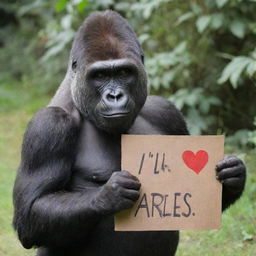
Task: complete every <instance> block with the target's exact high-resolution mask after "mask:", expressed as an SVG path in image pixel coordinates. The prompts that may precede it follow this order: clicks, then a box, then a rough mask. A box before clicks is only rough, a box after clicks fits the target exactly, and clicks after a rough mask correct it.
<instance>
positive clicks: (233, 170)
mask: <svg viewBox="0 0 256 256" xmlns="http://www.w3.org/2000/svg"><path fill="white" fill-rule="evenodd" d="M242 174H243V167H242V166H240V165H238V166H233V167H230V168H225V169H222V170H221V171H220V172H218V173H217V179H218V180H220V181H223V180H224V179H227V178H232V177H238V176H240V175H242Z"/></svg>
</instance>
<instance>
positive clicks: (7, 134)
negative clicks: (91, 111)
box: [0, 85, 256, 256]
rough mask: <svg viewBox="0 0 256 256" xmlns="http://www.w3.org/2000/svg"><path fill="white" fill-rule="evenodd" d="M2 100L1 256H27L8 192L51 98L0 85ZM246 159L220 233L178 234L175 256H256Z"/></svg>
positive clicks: (255, 194) (251, 164)
mask: <svg viewBox="0 0 256 256" xmlns="http://www.w3.org/2000/svg"><path fill="white" fill-rule="evenodd" d="M28 92H29V93H28ZM0 95H2V96H1V98H0V256H17V255H19V256H31V255H34V251H33V250H29V251H28V250H25V249H23V248H22V246H21V245H20V243H19V241H18V239H17V238H16V234H15V233H14V231H13V228H12V225H11V221H12V214H13V209H12V187H13V182H14V179H15V175H16V169H17V166H18V163H19V158H20V145H21V141H22V136H23V133H24V130H25V127H26V124H27V122H28V120H29V119H30V118H31V116H32V114H33V113H34V112H35V111H36V110H37V109H38V108H40V107H42V106H44V105H46V104H47V102H48V101H49V97H47V96H42V94H40V93H38V91H37V90H34V89H33V88H24V87H18V86H17V85H13V86H12V85H8V86H7V85H1V87H0ZM245 160H246V163H247V167H248V181H247V186H246V190H245V193H244V195H243V196H242V198H241V199H240V200H239V201H238V202H237V203H236V204H235V205H234V206H232V207H231V208H230V209H228V210H227V211H226V212H225V213H224V214H223V218H222V228H221V230H212V231H189V232H188V231H183V232H181V242H180V244H179V249H178V252H177V256H198V255H203V256H215V255H221V256H254V255H256V171H255V170H256V169H255V166H256V152H255V151H251V152H248V153H247V154H246V158H245Z"/></svg>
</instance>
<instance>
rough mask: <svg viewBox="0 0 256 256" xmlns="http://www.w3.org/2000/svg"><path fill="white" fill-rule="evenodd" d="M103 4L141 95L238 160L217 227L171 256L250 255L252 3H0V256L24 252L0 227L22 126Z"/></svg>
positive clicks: (254, 78) (254, 75) (4, 223)
mask: <svg viewBox="0 0 256 256" xmlns="http://www.w3.org/2000/svg"><path fill="white" fill-rule="evenodd" d="M105 9H114V10H116V11H118V12H119V13H121V14H122V15H123V16H124V17H125V18H127V19H128V20H129V23H130V24H131V25H132V26H133V27H134V29H135V31H136V33H137V35H138V37H139V40H140V42H141V43H142V46H143V48H144V51H145V65H146V69H147V71H148V75H149V80H150V90H151V94H157V95H162V96H164V97H166V98H168V99H169V100H171V101H172V102H173V103H174V104H175V105H176V106H177V107H178V108H179V109H180V110H181V111H182V113H183V114H184V116H185V118H186V120H187V122H188V125H189V130H190V132H191V134H193V135H199V134H225V135H226V136H227V137H226V150H227V151H228V152H231V153H234V152H235V153H239V154H240V153H241V152H242V153H243V154H240V156H241V157H244V158H245V159H246V161H247V162H248V166H249V168H248V170H249V180H248V183H247V189H246V192H245V195H244V196H243V198H242V199H241V200H240V201H239V203H238V204H236V205H235V206H234V207H232V208H231V209H230V210H228V211H227V213H226V214H225V215H224V221H223V223H224V224H223V225H224V226H223V229H222V230H221V231H217V232H215V231H211V232H198V233H196V234H195V232H194V233H190V232H184V233H183V236H182V243H181V246H180V249H179V252H178V255H183V256H185V255H190V256H191V255H199V254H200V253H201V254H202V255H230V256H231V255H232V256H234V255H239V256H241V255H246V256H248V255H255V251H256V246H255V241H256V219H255V218H256V217H255V213H256V203H255V201H256V174H255V164H256V157H255V156H256V153H255V145H256V130H255V126H256V103H255V99H256V0H191V1H178V0H176V1H175V0H136V1H135V0H127V1H116V0H94V1H93V0H34V1H32V0H19V1H18V0H1V2H0V197H1V200H0V256H3V255H32V253H31V254H30V253H28V254H26V253H27V252H26V253H25V252H24V250H22V249H21V247H20V246H19V243H18V242H17V240H16V239H15V236H14V234H13V232H12V228H11V226H10V223H11V218H12V216H11V215H12V204H11V199H10V195H11V190H12V184H13V179H14V177H15V170H16V168H17V165H18V162H19V150H20V144H21V138H22V133H23V132H24V130H25V127H26V123H27V121H28V120H29V119H30V118H31V116H32V115H33V114H34V113H35V111H36V110H38V109H39V108H40V107H43V106H44V105H46V104H47V103H48V101H49V99H50V97H51V96H52V95H53V94H54V92H55V90H56V88H57V87H58V86H59V84H60V82H61V80H62V79H63V77H64V74H65V71H66V68H67V62H68V56H69V51H70V46H71V42H72V39H73V37H74V34H75V32H76V30H77V28H78V27H79V25H80V24H81V22H82V21H83V19H84V18H85V17H86V16H87V15H88V14H89V13H91V12H92V11H95V10H105ZM238 221H239V223H237V222H238ZM22 253H24V254H22ZM253 253H254V254H253Z"/></svg>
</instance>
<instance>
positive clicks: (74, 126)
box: [24, 107, 79, 144]
mask: <svg viewBox="0 0 256 256" xmlns="http://www.w3.org/2000/svg"><path fill="white" fill-rule="evenodd" d="M78 128H79V125H78V123H77V122H76V120H75V118H74V117H73V116H72V115H71V114H69V113H67V112H66V111H65V110H63V109H62V108H60V107H45V108H42V109H40V110H39V111H38V112H37V113H36V114H35V115H34V116H33V118H32V119H31V121H30V122H29V124H28V127H27V131H26V133H25V137H24V143H25V144H26V143H28V142H29V141H30V142H34V143H35V142H37V141H40V142H41V143H42V142H45V143H46V144H47V143H53V142H54V141H55V142H56V141H57V140H59V139H60V138H61V139H63V138H64V139H65V138H66V137H68V136H69V135H70V134H74V133H76V132H77V131H78Z"/></svg>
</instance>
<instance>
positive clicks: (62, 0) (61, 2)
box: [54, 0, 68, 12]
mask: <svg viewBox="0 0 256 256" xmlns="http://www.w3.org/2000/svg"><path fill="white" fill-rule="evenodd" d="M67 3H68V1H67V0H58V2H57V3H56V4H55V5H54V8H55V10H56V12H62V11H63V10H64V9H65V8H66V6H67Z"/></svg>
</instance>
